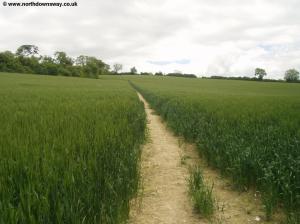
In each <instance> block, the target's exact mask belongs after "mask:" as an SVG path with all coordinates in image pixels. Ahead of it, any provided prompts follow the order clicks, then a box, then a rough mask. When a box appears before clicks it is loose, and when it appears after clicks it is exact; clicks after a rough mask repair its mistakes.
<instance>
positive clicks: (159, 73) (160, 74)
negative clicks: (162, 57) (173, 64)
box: [154, 72, 164, 76]
mask: <svg viewBox="0 0 300 224" xmlns="http://www.w3.org/2000/svg"><path fill="white" fill-rule="evenodd" d="M154 75H156V76H163V75H164V74H163V73H162V72H156V73H155V74H154Z"/></svg>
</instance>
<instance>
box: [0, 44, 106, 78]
mask: <svg viewBox="0 0 300 224" xmlns="http://www.w3.org/2000/svg"><path fill="white" fill-rule="evenodd" d="M0 72H18V73H32V74H42V75H63V76H75V77H88V78H97V77H98V76H99V75H104V74H109V65H107V64H105V63H104V62H103V61H101V60H100V59H97V58H96V57H90V56H83V55H81V56H79V57H78V58H76V60H74V59H73V58H71V57H69V56H68V55H67V54H66V53H65V52H63V51H57V52H55V54H54V56H53V57H51V56H40V55H39V49H38V47H37V46H35V45H22V46H20V47H19V48H18V49H17V51H16V53H12V52H10V51H5V52H0Z"/></svg>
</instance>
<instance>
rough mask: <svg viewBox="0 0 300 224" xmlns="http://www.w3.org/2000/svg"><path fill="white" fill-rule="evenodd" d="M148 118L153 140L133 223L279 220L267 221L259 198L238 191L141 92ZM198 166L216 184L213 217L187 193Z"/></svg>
mask: <svg viewBox="0 0 300 224" xmlns="http://www.w3.org/2000/svg"><path fill="white" fill-rule="evenodd" d="M138 96H139V98H140V100H141V101H142V102H143V103H144V105H145V111H146V114H147V120H148V129H149V133H148V134H149V141H148V142H147V143H146V144H145V145H144V147H143V152H142V160H141V178H142V180H141V182H142V184H141V188H140V192H139V195H138V197H137V198H136V199H134V200H132V202H131V210H130V218H129V223H130V224H182V223H190V224H194V223H200V224H202V223H203V224H206V223H217V224H221V223H222V224H223V223H230V224H231V223H232V224H239V223H241V224H250V223H269V224H270V223H274V224H275V223H279V222H277V221H272V222H265V221H264V220H263V217H264V213H263V210H262V205H261V203H260V200H259V199H257V198H255V194H254V193H253V192H252V193H251V192H248V193H239V192H236V191H234V190H232V187H231V185H230V183H229V182H228V181H227V180H224V179H223V178H220V177H219V175H218V172H216V171H214V170H212V169H210V168H208V167H207V166H206V165H205V162H204V160H203V159H201V158H199V156H198V154H197V152H196V149H195V146H194V145H191V144H187V143H184V141H183V140H182V139H180V138H177V137H175V136H174V135H173V134H172V133H171V132H170V130H168V129H167V127H166V126H165V124H164V123H163V122H162V120H161V118H160V116H158V115H157V114H156V113H155V111H153V110H152V109H151V108H150V107H149V104H148V103H147V102H146V100H145V99H144V98H143V96H142V95H141V94H139V93H138ZM196 164H197V165H199V164H200V166H201V167H202V169H203V175H204V179H205V181H206V183H207V184H208V185H212V184H213V185H214V188H213V193H214V196H215V198H216V201H217V205H218V206H217V207H218V208H217V211H216V214H215V217H214V218H213V219H212V220H210V221H209V220H206V219H203V218H202V217H201V215H199V214H197V213H195V212H194V210H193V207H192V203H191V200H190V198H189V195H188V185H187V178H188V176H189V171H188V167H189V166H193V165H196Z"/></svg>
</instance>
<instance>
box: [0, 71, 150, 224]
mask: <svg viewBox="0 0 300 224" xmlns="http://www.w3.org/2000/svg"><path fill="white" fill-rule="evenodd" d="M0 124H1V127H0V158H1V160H0V223H6V224H10V223H11V224H16V223H30V224H31V223H44V224H46V223H88V224H90V223H121V222H124V220H126V219H127V216H128V211H129V200H130V199H131V198H132V197H133V196H134V195H135V193H136V190H137V187H138V182H139V174H138V173H139V169H138V167H139V166H138V164H139V158H140V145H141V143H142V142H143V141H144V130H145V124H146V123H145V113H144V108H143V105H142V103H141V102H139V100H138V98H137V95H136V93H135V91H134V90H133V89H132V88H131V87H130V86H129V85H128V83H127V82H124V81H118V80H114V81H109V80H97V81H95V80H92V79H82V78H64V77H51V76H37V75H23V74H4V73H1V74H0Z"/></svg>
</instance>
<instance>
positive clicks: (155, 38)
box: [0, 0, 300, 78]
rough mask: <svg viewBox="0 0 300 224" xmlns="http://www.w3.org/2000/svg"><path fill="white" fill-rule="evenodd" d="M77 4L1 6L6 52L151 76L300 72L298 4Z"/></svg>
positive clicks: (1, 46) (1, 43)
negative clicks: (35, 52) (83, 60)
mask: <svg viewBox="0 0 300 224" xmlns="http://www.w3.org/2000/svg"><path fill="white" fill-rule="evenodd" d="M7 1H8V2H12V1H15V0H7ZM20 1H22V2H25V1H26V0H20ZM40 1H51V0H40ZM55 1H56V0H55ZM64 1H66V0H64ZM77 2H78V4H79V6H78V7H74V8H49V7H48V8H36V7H35V8H34V7H32V8H16V7H15V8H12V7H4V6H2V5H1V7H0V29H1V31H2V32H1V35H0V50H1V51H3V50H12V51H14V50H15V49H16V48H17V47H18V46H19V45H21V44H35V45H38V46H39V47H40V50H41V52H42V53H43V54H53V53H54V51H56V50H63V51H66V52H67V53H68V54H70V55H72V56H74V57H75V56H78V55H80V54H86V55H93V56H97V57H99V58H101V59H103V60H104V61H105V62H108V63H114V62H121V63H123V64H124V67H125V69H129V68H130V67H132V66H136V67H137V69H138V70H139V71H150V72H155V71H163V72H173V71H174V70H180V71H183V72H185V73H196V74H198V75H240V76H243V75H253V71H254V69H255V67H263V68H266V70H267V72H268V73H269V77H273V78H281V77H282V74H283V73H284V71H285V70H286V69H288V68H291V67H295V68H298V69H300V59H299V58H300V41H299V40H300V29H299V28H300V13H298V9H299V8H300V1H298V0H250V1H249V0H247V1H246V0H226V1H224V0H210V1H207V0H187V1H182V0H110V1H103V0H100V1H99V0H77ZM182 60H184V61H185V62H186V63H182V62H183V61H182ZM149 62H153V63H149Z"/></svg>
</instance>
